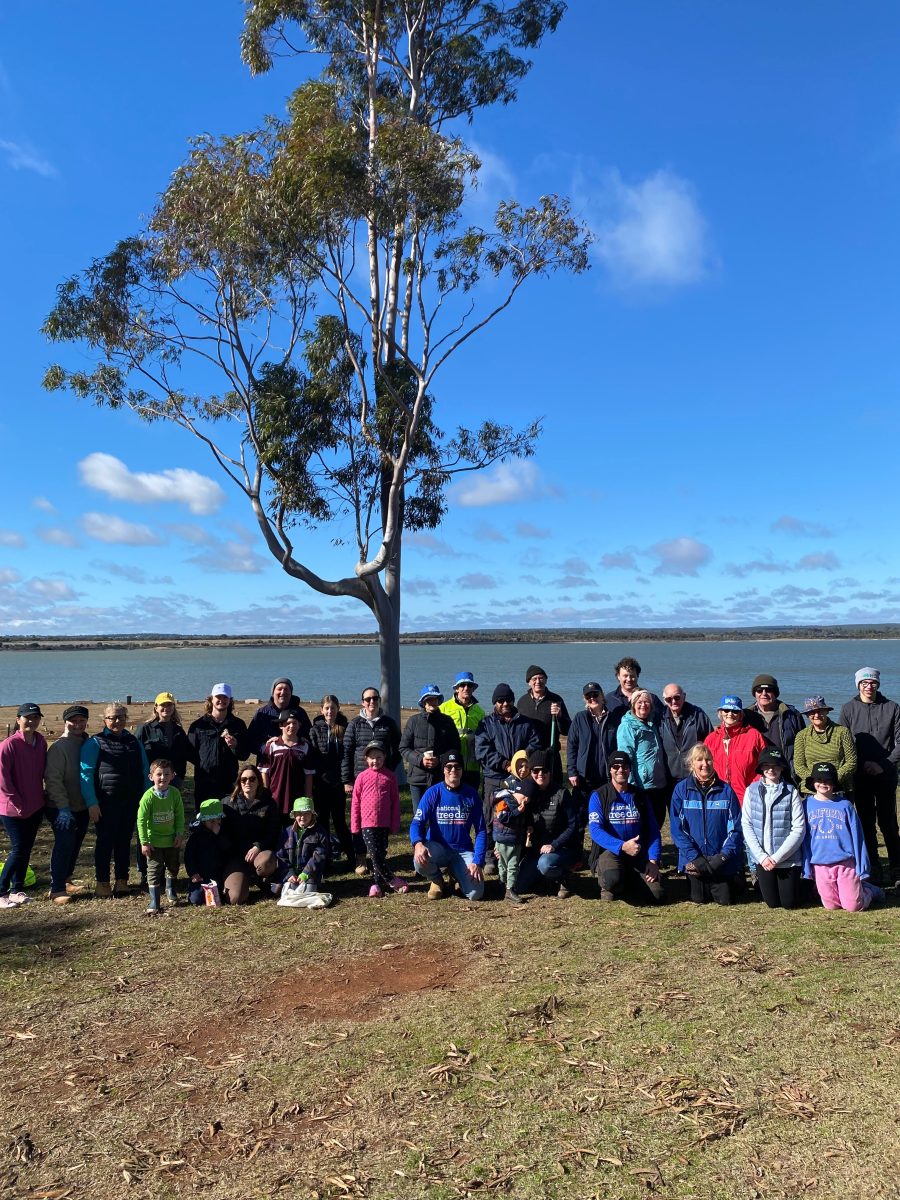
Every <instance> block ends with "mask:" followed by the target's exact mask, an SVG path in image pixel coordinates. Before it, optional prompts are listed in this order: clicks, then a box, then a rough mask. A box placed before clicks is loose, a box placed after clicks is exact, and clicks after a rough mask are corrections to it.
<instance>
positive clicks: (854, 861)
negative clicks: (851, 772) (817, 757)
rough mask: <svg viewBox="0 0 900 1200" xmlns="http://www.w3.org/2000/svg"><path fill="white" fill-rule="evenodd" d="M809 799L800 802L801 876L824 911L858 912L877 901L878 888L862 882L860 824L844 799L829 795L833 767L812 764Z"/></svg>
mask: <svg viewBox="0 0 900 1200" xmlns="http://www.w3.org/2000/svg"><path fill="white" fill-rule="evenodd" d="M808 784H809V787H810V788H811V789H812V792H813V794H812V795H811V796H810V797H809V799H808V800H807V802H806V822H807V833H806V841H805V842H804V845H803V874H804V876H805V878H807V879H810V878H814V879H815V881H816V891H817V892H818V893H819V896H820V897H821V900H822V904H823V905H824V906H825V908H843V909H844V910H845V911H846V912H862V911H863V909H865V908H868V907H869V905H870V904H871V903H872V901H873V900H878V899H883V898H884V892H882V890H881V888H878V887H875V886H874V885H873V884H871V883H867V882H866V880H867V879H868V878H869V873H870V864H869V852H868V851H867V850H866V843H865V838H864V837H863V829H862V824H861V822H860V819H859V817H858V816H857V813H856V809H855V808H854V807H853V805H852V804H851V803H850V801H849V800H848V799H847V797H846V796H838V795H835V793H836V792H837V785H838V773H837V768H836V767H835V766H834V764H833V763H816V765H815V766H814V767H813V769H812V772H811V774H810V776H809V780H808Z"/></svg>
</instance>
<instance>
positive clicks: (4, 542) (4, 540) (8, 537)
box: [0, 529, 25, 546]
mask: <svg viewBox="0 0 900 1200" xmlns="http://www.w3.org/2000/svg"><path fill="white" fill-rule="evenodd" d="M24 545H25V539H24V538H23V537H22V535H21V533H16V531H15V530H14V529H0V546H24Z"/></svg>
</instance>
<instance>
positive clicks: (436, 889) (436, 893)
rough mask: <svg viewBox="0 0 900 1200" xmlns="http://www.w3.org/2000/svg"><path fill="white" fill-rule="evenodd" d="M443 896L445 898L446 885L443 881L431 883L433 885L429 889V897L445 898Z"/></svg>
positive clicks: (430, 898) (434, 898) (435, 898)
mask: <svg viewBox="0 0 900 1200" xmlns="http://www.w3.org/2000/svg"><path fill="white" fill-rule="evenodd" d="M443 898H444V885H443V884H442V883H433V884H432V885H431V887H430V888H429V889H428V899H429V900H443Z"/></svg>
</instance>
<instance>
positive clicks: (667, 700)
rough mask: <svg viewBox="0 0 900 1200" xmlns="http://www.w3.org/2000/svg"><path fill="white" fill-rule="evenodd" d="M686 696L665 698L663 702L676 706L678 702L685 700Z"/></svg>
mask: <svg viewBox="0 0 900 1200" xmlns="http://www.w3.org/2000/svg"><path fill="white" fill-rule="evenodd" d="M683 699H684V696H663V701H664V702H665V703H666V704H674V703H675V701H676V700H683Z"/></svg>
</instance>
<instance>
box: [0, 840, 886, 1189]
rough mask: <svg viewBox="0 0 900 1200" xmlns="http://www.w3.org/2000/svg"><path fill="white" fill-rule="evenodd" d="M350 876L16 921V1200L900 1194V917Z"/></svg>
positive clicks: (9, 1152)
mask: <svg viewBox="0 0 900 1200" xmlns="http://www.w3.org/2000/svg"><path fill="white" fill-rule="evenodd" d="M90 848H91V843H90V840H89V842H88V850H90ZM394 848H395V851H396V859H395V861H396V864H397V866H398V868H400V869H402V870H404V871H406V873H407V874H408V873H409V867H410V860H409V855H408V850H407V848H406V844H405V843H404V842H403V840H402V839H397V840H396V842H395V846H394ZM48 858H49V833H48V831H47V830H46V829H45V830H44V832H43V833H42V834H41V840H40V841H39V843H38V846H37V848H36V851H35V855H34V858H33V862H34V865H35V867H36V869H37V871H38V888H36V889H35V894H38V893H40V894H41V896H43V894H44V893H45V891H46V886H47V878H46V863H47V861H48ZM90 875H91V872H90V871H89V869H88V858H87V855H85V856H84V857H83V862H82V867H81V876H82V877H83V878H84V879H89V878H90ZM330 886H332V888H333V891H334V893H335V901H336V902H335V904H334V906H333V907H332V908H330V909H326V910H323V911H313V912H307V911H302V910H301V911H291V910H285V909H279V908H277V907H276V906H275V905H274V904H273V903H271V902H262V903H255V904H252V905H250V906H248V907H246V908H242V909H221V910H199V911H194V910H190V909H187V908H181V907H179V908H177V909H175V910H173V911H172V912H170V913H169V915H167V916H166V917H165V918H158V919H150V918H147V917H146V916H144V911H143V910H144V907H145V903H146V901H145V898H144V897H140V896H137V895H135V896H134V897H132V898H128V899H123V900H111V901H96V900H91V899H83V900H78V901H76V902H75V903H72V904H70V905H68V906H66V907H64V908H59V907H55V906H53V905H51V904H50V903H48V902H46V901H45V900H43V899H41V900H40V901H39V902H37V903H34V904H32V905H29V906H27V907H26V908H24V909H20V910H15V911H9V912H5V913H4V914H3V918H2V921H0V956H2V957H0V988H2V992H0V997H2V1001H0V1002H2V1020H0V1036H2V1039H3V1051H2V1053H3V1059H2V1066H3V1079H4V1082H5V1087H4V1105H3V1117H4V1120H3V1134H2V1140H0V1148H2V1149H0V1194H2V1195H3V1196H10V1197H16V1198H17V1200H25V1198H32V1200H65V1198H68V1197H71V1198H73V1200H82V1198H84V1200H113V1198H116V1200H119V1198H121V1197H135V1198H138V1197H148V1198H152V1200H165V1198H168V1197H182V1196H194V1195H199V1196H203V1197H205V1198H207V1200H217V1198H219V1197H222V1198H225V1197H229V1198H238V1200H243V1198H248V1200H249V1198H251V1197H252V1198H257V1197H258V1198H260V1200H266V1198H268V1197H280V1196H285V1197H310V1198H312V1197H322V1198H324V1197H329V1198H331V1197H335V1198H336V1197H354V1196H364V1197H375V1198H393V1197H397V1198H398V1200H413V1198H417V1197H426V1196H427V1197H430V1198H432V1200H450V1198H456V1197H468V1196H478V1195H485V1196H497V1195H509V1196H515V1197H524V1198H528V1197H550V1198H556V1197H559V1198H563V1197H577V1198H579V1200H582V1198H584V1200H587V1198H590V1197H598V1198H602V1200H616V1198H618V1197H621V1198H623V1200H624V1198H637V1197H647V1196H658V1197H698V1198H699V1197H702V1198H704V1200H707V1198H714V1197H723V1198H724V1197H728V1198H742V1197H747V1198H748V1200H749V1198H751V1197H752V1198H757V1197H759V1198H770V1197H771V1198H775V1197H793V1196H805V1197H824V1196H867V1197H892V1198H893V1197H897V1196H900V1184H898V1153H897V1144H898V1143H897V1127H896V1117H897V1094H898V1082H900V1077H898V1076H900V1073H898V1055H900V1014H898V1004H897V984H898V979H900V970H898V965H900V964H898V959H900V954H898V940H897V916H898V911H897V908H896V907H893V906H889V907H887V908H884V909H881V910H879V911H876V912H871V913H864V914H860V915H852V914H842V913H826V912H825V911H824V910H822V909H820V908H818V907H815V908H808V909H803V910H801V911H798V912H795V913H784V912H769V911H768V910H767V909H765V908H764V906H762V905H761V904H758V903H744V904H740V905H738V906H736V907H735V908H733V909H726V910H723V909H719V908H715V907H700V906H695V905H691V904H688V903H681V902H678V901H679V899H681V898H682V897H683V883H681V882H680V881H677V880H672V881H671V886H670V894H671V895H672V898H673V901H674V902H673V903H671V904H670V905H669V906H667V907H666V908H664V909H660V910H657V911H647V910H640V909H632V908H629V907H627V906H624V905H603V906H601V905H600V903H599V902H598V901H597V900H596V895H597V892H596V885H595V884H594V883H593V881H592V880H591V879H590V878H589V877H588V876H587V875H582V876H580V877H579V879H578V882H577V885H576V886H577V890H578V893H579V894H578V895H576V896H573V897H572V898H571V899H569V900H564V901H561V900H557V899H551V898H541V899H532V900H530V901H529V902H528V903H527V904H525V905H522V906H521V907H515V906H512V905H507V904H505V903H503V902H502V901H500V900H499V899H497V896H499V888H497V890H496V892H492V891H491V890H490V888H496V885H490V888H489V899H488V900H487V901H485V902H483V903H482V904H477V905H476V904H470V903H467V902H465V901H462V900H460V899H458V898H451V899H448V900H445V901H443V902H441V903H434V902H429V901H428V900H426V898H425V896H424V892H423V890H422V889H421V888H419V887H418V886H417V887H415V888H414V889H413V891H412V892H411V894H410V895H409V896H405V897H404V896H391V897H388V898H386V899H384V900H381V901H375V900H369V899H368V898H367V897H366V896H365V891H366V890H367V884H366V885H365V886H364V883H363V881H361V880H359V879H357V878H356V877H355V876H352V875H350V876H339V877H338V878H336V879H335V880H334V881H333V883H332V884H331V885H330ZM893 903H894V902H893V900H892V902H891V904H892V905H893Z"/></svg>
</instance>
